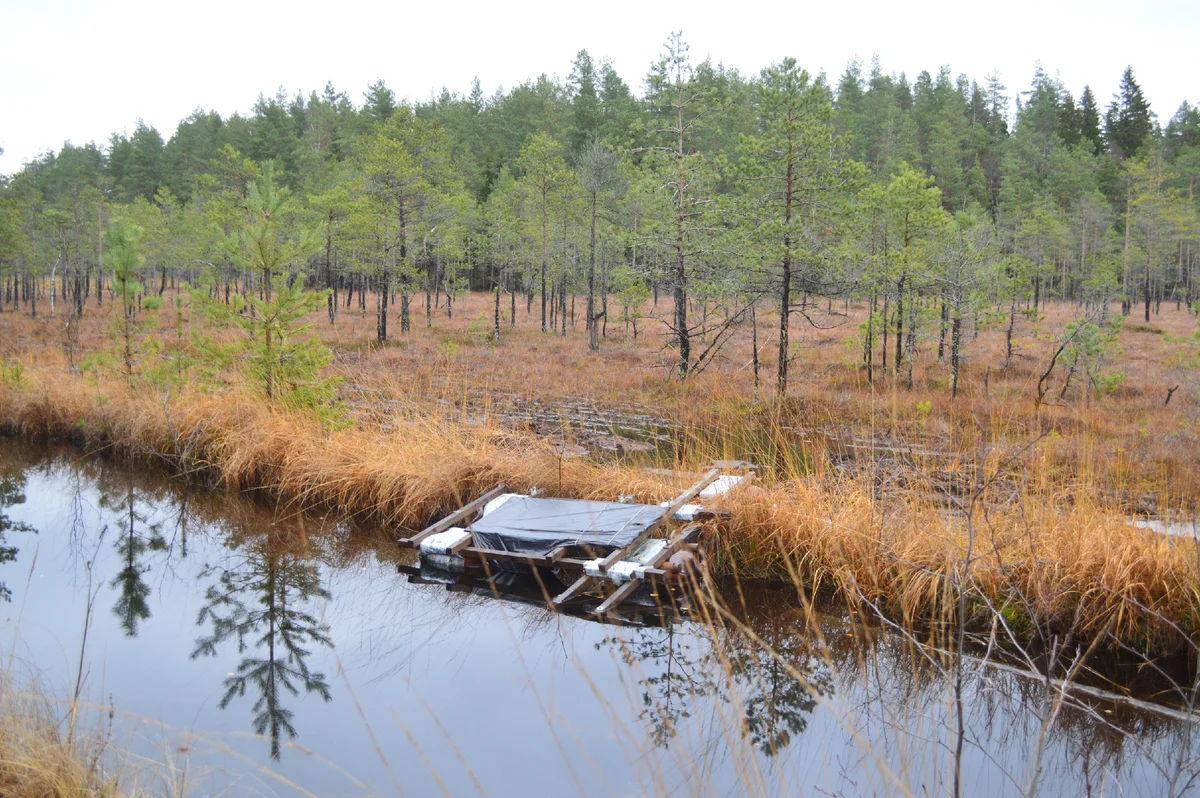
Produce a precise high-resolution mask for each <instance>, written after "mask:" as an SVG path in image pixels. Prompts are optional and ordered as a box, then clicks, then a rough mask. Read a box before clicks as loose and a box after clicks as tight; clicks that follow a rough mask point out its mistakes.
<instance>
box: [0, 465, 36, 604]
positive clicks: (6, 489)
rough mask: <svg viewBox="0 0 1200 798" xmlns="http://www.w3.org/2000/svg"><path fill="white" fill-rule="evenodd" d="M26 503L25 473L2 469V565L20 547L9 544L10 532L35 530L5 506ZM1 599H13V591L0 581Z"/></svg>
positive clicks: (11, 559)
mask: <svg viewBox="0 0 1200 798" xmlns="http://www.w3.org/2000/svg"><path fill="white" fill-rule="evenodd" d="M24 503H25V475H24V474H23V473H22V472H21V471H19V470H17V469H14V468H5V469H4V470H3V471H0V565H3V564H4V563H6V562H12V561H13V560H15V559H17V553H18V551H19V550H18V549H17V547H16V546H10V545H9V544H8V538H7V537H6V535H7V533H9V532H33V531H34V530H33V528H32V527H30V526H29V525H28V524H24V523H21V522H19V521H13V520H12V519H11V518H9V517H8V515H6V514H5V512H4V510H5V508H8V507H12V506H13V505H16V504H24ZM0 600H4V601H12V591H11V590H9V589H8V586H7V585H5V584H4V583H3V582H0Z"/></svg>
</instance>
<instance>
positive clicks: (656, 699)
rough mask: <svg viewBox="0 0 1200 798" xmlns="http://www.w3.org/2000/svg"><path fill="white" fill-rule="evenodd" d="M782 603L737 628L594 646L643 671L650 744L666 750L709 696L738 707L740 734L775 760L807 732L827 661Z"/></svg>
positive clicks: (667, 631)
mask: <svg viewBox="0 0 1200 798" xmlns="http://www.w3.org/2000/svg"><path fill="white" fill-rule="evenodd" d="M783 604H784V606H782V607H780V606H779V602H778V601H777V602H776V606H774V607H772V608H770V609H769V610H768V608H766V607H762V606H758V607H754V608H753V610H752V611H749V612H745V613H744V614H743V615H742V616H741V617H740V618H739V623H735V624H721V623H710V624H709V625H693V628H690V629H687V630H683V631H681V630H679V629H678V628H677V627H676V625H675V624H668V625H667V626H666V627H665V628H662V629H653V628H650V629H645V630H644V631H642V632H641V633H640V634H638V635H637V636H636V637H633V638H632V639H629V638H627V637H623V636H616V635H614V636H608V637H605V638H604V639H603V640H602V641H601V642H599V643H597V644H596V648H597V649H600V648H602V647H608V646H611V647H616V648H617V649H618V650H619V651H620V653H621V659H622V661H623V662H624V663H625V664H626V665H629V666H631V667H634V668H636V672H638V673H640V674H642V675H641V676H640V677H639V678H638V685H639V688H640V694H641V703H642V713H641V715H642V718H643V719H644V721H645V722H646V723H647V725H648V728H649V732H650V739H651V740H652V741H653V742H654V744H655V745H656V746H661V747H666V746H669V745H670V744H671V742H672V740H673V739H674V738H675V736H676V735H677V734H678V730H679V727H680V726H681V724H682V723H683V721H684V720H686V719H687V718H689V717H691V713H692V711H693V710H694V708H695V707H696V706H697V703H698V701H699V699H708V700H712V701H718V702H722V703H730V702H737V703H738V705H739V711H738V721H739V725H740V734H741V735H742V736H743V737H744V738H745V739H746V740H747V741H748V742H749V743H750V745H751V746H753V747H754V748H756V749H759V750H760V751H762V752H763V753H764V754H765V755H767V756H768V757H774V756H776V755H777V754H778V753H779V752H780V751H782V750H783V749H784V748H786V747H787V746H788V745H789V744H790V743H791V742H792V740H793V738H795V737H798V736H799V735H801V734H802V733H803V732H804V730H805V729H807V728H808V719H809V716H810V715H811V714H812V712H813V710H815V709H816V707H817V699H818V698H819V697H830V696H832V695H833V694H834V683H833V674H832V672H831V671H830V668H829V665H828V661H827V659H826V658H824V657H823V656H821V654H820V653H819V651H818V650H816V649H815V648H814V647H813V646H812V643H811V640H810V639H809V638H808V637H807V636H806V635H804V634H803V630H804V628H805V626H806V624H805V622H804V620H803V618H804V610H803V609H802V608H799V607H795V606H789V605H788V604H787V602H786V597H785V600H784V602H783ZM697 627H698V628H697Z"/></svg>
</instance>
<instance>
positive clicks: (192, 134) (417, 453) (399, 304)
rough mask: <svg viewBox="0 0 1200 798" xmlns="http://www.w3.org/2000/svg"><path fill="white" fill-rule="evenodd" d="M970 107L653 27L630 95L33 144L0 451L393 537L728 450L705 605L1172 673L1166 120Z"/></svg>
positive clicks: (1174, 210) (1192, 335)
mask: <svg viewBox="0 0 1200 798" xmlns="http://www.w3.org/2000/svg"><path fill="white" fill-rule="evenodd" d="M1006 92H1007V89H1006V87H1005V86H1004V85H1003V84H1002V83H1001V81H1000V78H999V77H998V76H995V75H993V76H990V77H988V78H987V79H986V80H984V81H983V83H977V82H975V81H972V80H970V79H968V78H967V77H965V76H960V77H958V78H955V77H954V76H953V75H952V73H951V71H950V70H949V68H943V69H942V70H940V71H939V72H938V73H937V74H936V75H931V74H930V73H927V72H923V73H921V75H919V76H918V77H917V78H916V80H915V81H913V82H912V83H910V82H909V81H908V80H907V79H906V77H905V76H904V75H903V74H901V75H889V74H886V73H885V72H884V71H883V69H882V68H881V66H880V65H879V64H872V66H871V67H870V68H869V69H866V70H864V68H863V66H862V65H861V64H859V63H857V62H854V63H851V64H850V65H849V66H848V67H847V69H846V71H845V73H844V74H843V75H842V76H841V77H840V78H839V79H838V80H837V81H836V82H831V81H829V80H827V79H826V78H825V76H824V75H812V74H810V73H808V72H807V71H805V70H804V69H802V68H801V66H800V65H799V64H798V63H796V62H795V61H794V60H792V59H784V60H782V61H779V62H778V63H775V64H773V65H772V66H770V67H768V68H766V69H764V70H763V71H762V72H761V73H760V74H758V75H754V76H744V75H742V74H740V73H738V72H737V71H736V70H732V69H728V68H724V67H721V66H716V65H714V64H712V63H711V62H708V61H705V62H701V63H694V62H693V61H691V60H690V59H689V56H688V50H687V45H686V44H685V42H684V41H683V40H682V38H681V37H680V36H678V35H672V36H671V37H670V38H669V39H668V41H667V43H666V46H665V49H664V52H663V54H662V57H661V58H660V59H659V60H658V61H656V62H655V63H654V64H653V65H652V67H651V69H650V71H649V73H648V75H647V77H646V80H645V83H644V86H643V87H642V91H641V92H640V93H637V94H635V93H634V92H633V91H632V90H631V89H630V87H629V86H627V85H626V84H625V83H624V82H623V81H622V80H621V78H620V77H619V76H618V75H617V74H616V73H615V72H614V71H613V70H612V69H611V67H610V66H609V65H607V64H606V63H603V62H602V63H600V64H597V63H596V62H595V61H594V60H593V59H592V58H591V57H590V56H589V55H588V54H587V53H586V52H581V53H580V54H579V55H578V56H577V58H576V60H575V62H574V65H573V70H572V72H571V75H570V77H569V79H568V80H567V81H566V82H565V83H562V82H559V81H557V80H555V79H552V78H549V77H547V76H542V77H539V78H538V79H536V80H533V81H530V82H528V83H525V84H522V85H520V86H517V87H515V88H513V89H512V90H510V91H508V92H502V93H498V94H497V95H495V96H494V97H490V98H489V97H484V96H483V95H482V92H481V91H480V89H479V85H478V83H476V84H475V86H474V87H473V89H472V91H471V92H470V93H468V94H467V95H465V96H460V95H455V94H452V93H450V92H448V91H443V93H442V94H441V95H440V96H439V97H436V98H434V99H431V100H430V101H429V102H417V103H412V104H409V103H403V102H398V101H397V100H396V98H395V97H394V96H393V94H392V93H391V92H390V91H389V90H388V89H387V87H386V86H385V85H384V83H383V82H382V81H380V82H378V83H376V84H374V85H373V86H371V87H370V88H369V89H368V91H367V92H366V94H365V97H364V101H363V102H362V103H361V105H357V106H356V105H355V104H354V103H353V102H351V100H350V98H349V97H348V96H347V95H346V94H344V93H340V92H337V91H335V90H334V89H333V88H332V87H327V88H326V90H325V92H324V93H323V94H316V93H313V94H312V95H310V96H309V97H307V98H306V97H303V96H300V95H297V96H296V97H295V98H288V97H287V96H286V95H284V94H283V93H282V92H281V93H280V94H278V95H276V96H275V97H271V98H268V97H262V98H260V100H259V102H258V103H257V104H256V106H255V108H254V109H253V112H252V113H251V114H250V115H248V116H241V115H236V114H235V115H233V116H231V117H229V118H222V117H220V116H219V115H217V114H216V113H215V112H200V111H198V112H196V113H194V114H193V115H191V116H189V117H188V118H187V119H185V120H183V121H182V122H181V123H180V124H179V127H178V128H177V130H176V131H175V133H174V134H173V135H172V136H171V138H170V139H169V141H166V142H164V141H163V138H162V136H161V135H160V134H159V133H158V132H157V131H156V130H154V129H153V128H149V127H146V126H145V125H141V124H139V125H138V127H137V128H136V129H135V131H134V133H133V135H132V136H130V137H125V136H123V135H117V134H114V136H113V137H112V139H111V140H110V141H109V142H108V143H107V144H106V145H104V146H97V145H94V144H90V145H85V146H74V145H69V144H68V145H65V146H64V147H63V148H62V149H61V150H59V151H57V152H52V153H47V154H46V155H45V156H43V157H42V158H40V159H38V160H37V161H35V162H33V163H30V164H28V165H27V166H26V167H25V169H24V170H22V171H21V172H20V173H18V174H15V175H12V176H11V177H9V178H6V179H5V180H4V182H3V185H2V186H0V286H2V288H0V298H2V299H3V304H2V305H0V309H2V310H4V311H5V312H4V314H3V315H0V330H3V333H4V334H3V336H0V357H3V359H4V371H3V375H4V376H3V381H2V384H0V411H2V414H3V415H2V418H0V420H2V421H3V424H4V425H5V427H6V428H7V429H8V430H9V431H12V432H19V433H24V434H47V435H54V436H59V437H65V438H71V439H75V440H78V441H80V442H82V443H85V444H89V445H104V446H106V447H112V448H115V449H117V450H121V451H125V452H128V453H130V454H137V455H143V456H153V457H161V458H166V459H167V460H168V461H169V462H170V463H172V464H173V465H174V467H176V468H178V469H179V470H181V471H185V472H188V473H192V474H196V475H202V476H204V477H207V478H212V479H214V480H219V481H222V482H224V483H225V484H227V485H229V486H232V487H235V488H250V487H254V488H265V489H267V490H268V491H271V492H274V493H275V494H276V495H277V496H278V497H281V498H284V499H287V500H292V501H296V502H299V503H304V504H313V505H326V506H331V507H336V508H340V509H341V510H343V511H345V512H348V513H353V514H358V515H361V516H363V517H366V518H371V519H373V520H375V521H386V522H388V523H396V524H403V525H409V526H412V525H420V524H421V523H422V522H424V521H425V520H427V519H428V518H429V517H430V516H431V515H433V514H435V513H436V512H438V511H442V510H446V509H448V508H450V507H451V506H454V505H456V504H457V503H461V502H462V501H463V500H464V498H465V497H468V496H470V495H471V494H475V493H478V492H480V491H482V490H484V489H486V488H487V487H490V486H491V485H492V484H494V483H495V482H496V481H500V480H503V481H505V482H506V483H507V484H509V485H510V486H511V487H516V488H530V487H534V486H540V487H545V488H548V489H550V490H553V491H556V492H558V493H561V494H563V495H577V496H604V497H607V498H615V497H616V496H617V495H618V494H620V493H625V494H630V493H632V494H635V495H639V496H642V497H645V498H655V499H660V498H664V497H665V495H666V494H667V493H669V492H670V488H671V486H669V485H664V484H663V483H662V482H661V480H658V479H657V478H654V477H652V476H651V475H649V474H647V473H646V472H645V471H644V470H642V469H641V468H640V466H643V465H646V464H647V463H651V462H654V463H656V464H664V463H666V464H670V465H672V466H675V467H680V468H685V469H686V468H689V467H694V466H697V465H698V464H700V463H703V462H705V461H707V460H709V459H712V458H714V457H737V458H745V459H749V460H753V461H755V462H758V463H760V464H761V465H763V466H764V473H763V477H762V485H763V488H764V491H763V492H762V493H760V494H757V496H756V498H753V499H747V500H745V501H743V502H741V503H740V504H739V505H738V506H735V507H733V508H732V512H733V521H732V523H731V525H730V529H729V531H728V534H727V536H726V537H725V539H723V540H721V541H719V544H718V545H717V546H716V547H715V548H714V568H715V570H716V572H717V573H718V574H721V575H737V576H740V577H742V578H762V579H775V580H780V579H782V580H787V581H792V580H797V581H799V582H800V583H802V584H803V585H804V586H805V588H806V589H808V590H814V591H826V592H831V593H834V594H837V595H840V596H843V597H845V598H846V599H848V600H849V601H850V602H851V603H852V604H854V605H855V606H857V607H860V608H863V609H866V610H870V611H878V612H879V613H881V614H883V615H884V616H885V617H888V618H897V619H901V620H903V621H905V622H906V623H908V624H909V625H915V624H917V623H923V622H927V621H931V620H933V621H936V620H945V619H950V618H958V619H960V620H963V621H964V622H965V621H966V620H972V621H973V622H978V623H979V624H983V625H986V624H994V623H995V622H996V619H997V618H999V619H1003V621H1004V628H1005V630H1006V633H1007V634H1008V635H1009V636H1011V637H1012V638H1013V639H1014V640H1021V641H1023V642H1028V641H1029V640H1031V639H1034V640H1038V639H1040V640H1042V641H1043V642H1046V643H1049V641H1050V640H1051V639H1055V638H1057V637H1059V636H1062V635H1067V636H1068V637H1069V638H1071V639H1086V640H1097V641H1103V642H1105V643H1106V644H1109V645H1114V646H1115V645H1124V646H1131V647H1133V648H1136V649H1137V650H1139V651H1168V650H1169V651H1179V650H1183V649H1185V648H1186V647H1187V646H1188V645H1190V640H1191V639H1192V638H1193V637H1194V634H1195V629H1196V625H1197V623H1200V614H1198V613H1200V590H1198V589H1197V588H1198V585H1200V582H1198V576H1200V572H1198V568H1200V552H1198V550H1197V547H1196V545H1195V544H1194V541H1190V540H1187V539H1184V538H1181V537H1169V536H1167V535H1162V534H1154V533H1152V532H1148V531H1146V530H1145V529H1141V528H1138V527H1137V526H1135V525H1132V524H1131V523H1130V518H1131V516H1135V515H1140V516H1147V517H1150V518H1151V519H1153V520H1154V521H1155V522H1158V523H1162V524H1169V523H1171V522H1173V521H1175V520H1179V519H1180V518H1183V519H1188V518H1193V517H1194V513H1195V510H1196V503H1197V500H1198V499H1200V477H1198V476H1197V475H1198V474H1200V468H1198V466H1200V462H1198V461H1200V457H1198V456H1197V452H1200V441H1198V440H1197V438H1198V435H1200V418H1198V416H1197V408H1198V403H1200V395H1198V394H1200V381H1198V380H1197V374H1198V372H1197V367H1198V366H1200V335H1198V328H1197V324H1196V314H1197V313H1198V312H1200V268H1198V266H1200V264H1198V262H1197V261H1198V256H1197V246H1196V245H1197V243H1200V219H1198V217H1197V213H1198V211H1200V205H1198V203H1197V198H1196V196H1195V183H1196V180H1197V177H1200V111H1197V110H1196V109H1195V108H1193V107H1191V106H1190V105H1188V104H1186V103H1185V104H1184V105H1183V106H1182V107H1181V108H1180V109H1179V110H1178V111H1177V112H1176V113H1175V114H1174V116H1172V117H1171V118H1170V120H1169V122H1168V123H1167V124H1166V125H1165V126H1163V125H1160V124H1159V122H1158V121H1157V118H1156V117H1155V116H1154V115H1153V114H1152V113H1151V110H1150V108H1149V107H1148V105H1147V103H1146V101H1145V99H1144V98H1143V96H1142V93H1141V90H1140V88H1139V86H1138V84H1137V82H1136V80H1135V77H1134V74H1133V71H1132V70H1131V69H1127V70H1126V71H1125V73H1124V75H1123V76H1122V77H1121V80H1120V86H1119V90H1118V93H1117V94H1116V95H1115V97H1114V99H1113V100H1112V103H1111V104H1110V105H1109V106H1108V107H1107V108H1106V109H1102V108H1101V103H1100V101H1099V100H1098V99H1097V96H1096V94H1095V92H1093V91H1092V90H1091V89H1090V88H1088V87H1083V89H1082V92H1081V93H1080V95H1079V99H1078V100H1076V99H1075V97H1074V96H1073V95H1072V93H1071V92H1070V91H1068V89H1067V88H1066V87H1064V86H1062V85H1061V84H1060V83H1059V82H1058V81H1057V80H1055V79H1054V78H1052V77H1051V76H1050V75H1049V74H1047V73H1046V72H1045V71H1043V70H1042V69H1040V68H1038V69H1037V70H1036V72H1035V74H1034V78H1033V81H1032V83H1031V84H1030V86H1029V88H1028V89H1027V90H1024V91H1021V92H1019V93H1017V95H1016V103H1015V105H1013V106H1011V107H1010V104H1009V99H1008V97H1009V95H1008V94H1006ZM414 300H415V305H414ZM597 418H598V419H600V421H599V422H597V421H596V419H597ZM614 432H616V433H618V434H613V433H614ZM647 441H648V442H649V443H647ZM584 454H587V455H590V456H587V457H584V456H580V455H584Z"/></svg>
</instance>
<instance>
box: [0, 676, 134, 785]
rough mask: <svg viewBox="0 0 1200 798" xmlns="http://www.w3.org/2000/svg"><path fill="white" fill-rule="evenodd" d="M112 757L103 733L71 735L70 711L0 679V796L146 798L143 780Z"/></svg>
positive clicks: (101, 730)
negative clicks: (142, 796) (140, 780)
mask: <svg viewBox="0 0 1200 798" xmlns="http://www.w3.org/2000/svg"><path fill="white" fill-rule="evenodd" d="M64 714H67V715H68V717H67V718H66V719H64V717H63V715H64ZM115 757H116V752H115V751H114V750H113V749H112V748H111V747H110V745H109V740H108V735H107V732H106V731H105V730H103V729H89V730H87V731H81V730H79V729H74V730H72V726H71V725H70V713H69V711H65V710H64V709H63V708H62V707H60V706H59V705H58V704H57V703H56V702H54V701H52V700H51V699H49V698H47V697H46V696H45V695H44V694H42V693H40V692H39V691H37V690H28V689H18V688H17V687H16V686H15V685H14V683H13V680H12V678H11V676H10V675H9V674H7V673H5V674H0V795H5V796H10V795H11V796H23V797H27V798H79V797H80V796H114V798H115V796H127V795H128V796H133V795H144V794H147V793H146V792H145V791H144V790H143V789H142V788H141V787H139V786H138V779H139V776H140V775H141V774H138V773H137V772H136V771H135V770H134V769H133V768H132V767H131V766H129V764H128V763H122V762H116V761H115Z"/></svg>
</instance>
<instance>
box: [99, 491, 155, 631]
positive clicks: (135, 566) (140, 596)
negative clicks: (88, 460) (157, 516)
mask: <svg viewBox="0 0 1200 798" xmlns="http://www.w3.org/2000/svg"><path fill="white" fill-rule="evenodd" d="M137 502H138V495H137V492H136V491H135V490H134V487H133V483H132V482H130V483H129V485H128V486H127V488H126V490H125V491H124V492H122V494H120V495H119V496H117V497H113V496H111V495H108V494H105V493H103V492H101V494H100V506H101V507H104V508H106V509H109V510H112V511H113V512H114V513H115V514H117V515H118V516H119V517H120V518H121V520H122V522H123V523H122V526H123V527H124V529H123V533H122V534H121V535H120V537H118V538H117V543H116V545H117V553H118V554H119V555H120V558H121V563H122V567H121V570H120V571H118V572H117V575H116V576H115V577H113V580H112V582H111V583H110V584H111V586H112V587H113V588H114V589H116V590H118V591H119V592H118V595H117V602H116V604H114V605H113V612H114V613H115V614H116V616H117V618H118V619H119V620H120V622H121V628H122V629H124V630H125V636H126V637H137V633H138V623H139V622H140V621H144V620H146V619H147V618H149V617H150V602H149V598H150V585H148V584H147V583H146V579H145V575H146V574H147V573H148V572H149V571H150V566H149V565H146V564H144V563H143V562H142V557H143V556H144V555H145V554H146V553H147V552H149V551H164V550H165V549H166V548H167V542H166V540H164V539H163V536H162V525H161V524H158V523H154V524H151V523H148V521H147V518H146V516H145V515H144V514H142V513H140V512H138V510H137Z"/></svg>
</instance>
